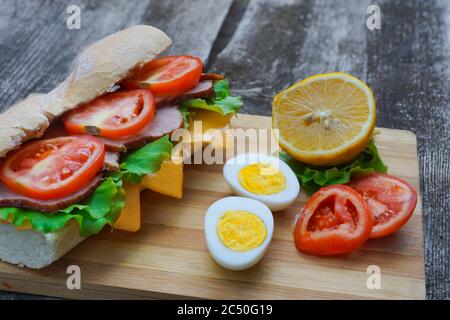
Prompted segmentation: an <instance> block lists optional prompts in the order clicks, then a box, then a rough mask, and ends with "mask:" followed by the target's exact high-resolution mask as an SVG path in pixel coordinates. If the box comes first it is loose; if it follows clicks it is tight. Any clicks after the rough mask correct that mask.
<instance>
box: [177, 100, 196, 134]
mask: <svg viewBox="0 0 450 320" xmlns="http://www.w3.org/2000/svg"><path fill="white" fill-rule="evenodd" d="M178 109H179V110H180V112H181V115H182V116H183V128H184V129H189V120H190V118H191V116H193V115H194V114H195V112H192V111H189V108H188V107H186V106H182V105H181V106H180V107H179V108H178Z"/></svg>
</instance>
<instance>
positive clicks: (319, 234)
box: [294, 185, 372, 256]
mask: <svg viewBox="0 0 450 320" xmlns="http://www.w3.org/2000/svg"><path fill="white" fill-rule="evenodd" d="M371 230H372V219H371V217H370V214H369V211H368V209H367V206H366V203H365V202H364V200H363V199H362V197H361V196H360V195H359V194H358V193H357V192H356V191H354V190H353V189H351V188H349V187H347V186H342V185H333V186H329V187H326V188H322V189H320V190H319V191H317V192H316V193H315V194H314V195H313V196H312V197H311V198H310V199H309V201H308V202H307V203H306V205H305V207H304V208H303V210H302V212H301V213H300V217H299V219H298V221H297V225H296V227H295V231H294V238H295V245H296V247H297V249H298V250H300V251H303V252H305V253H309V254H313V255H319V256H322V255H332V254H341V253H348V252H352V251H354V250H356V249H358V248H359V247H360V246H361V245H362V244H363V243H364V242H365V241H366V240H367V238H369V236H370V232H371Z"/></svg>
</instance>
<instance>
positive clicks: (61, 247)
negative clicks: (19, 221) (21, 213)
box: [0, 222, 85, 269]
mask: <svg viewBox="0 0 450 320" xmlns="http://www.w3.org/2000/svg"><path fill="white" fill-rule="evenodd" d="M78 231H79V227H78V224H77V223H76V222H72V223H68V224H67V225H66V226H65V227H64V228H63V229H61V230H58V231H57V232H51V233H43V232H40V231H36V230H31V229H30V230H23V231H17V229H16V227H15V226H14V225H12V224H9V223H6V224H0V260H2V261H6V262H9V263H13V264H17V265H19V266H20V267H24V266H25V267H28V268H33V269H41V268H44V267H46V266H48V265H50V264H51V263H53V262H54V261H56V260H58V259H59V258H61V257H62V256H63V255H64V254H66V253H67V252H68V251H69V250H71V249H72V248H74V247H75V246H76V245H77V244H79V243H80V242H81V241H83V240H84V239H85V238H82V237H80V236H79V235H78Z"/></svg>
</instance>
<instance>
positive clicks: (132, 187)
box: [114, 184, 141, 232]
mask: <svg viewBox="0 0 450 320" xmlns="http://www.w3.org/2000/svg"><path fill="white" fill-rule="evenodd" d="M124 190H125V201H126V202H125V207H124V208H123V209H122V214H121V215H120V217H119V219H117V221H116V224H115V225H114V229H119V230H125V231H129V232H136V231H138V230H139V229H140V228H141V203H140V191H141V187H140V185H138V184H124Z"/></svg>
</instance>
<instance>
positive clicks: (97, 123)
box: [63, 90, 155, 139]
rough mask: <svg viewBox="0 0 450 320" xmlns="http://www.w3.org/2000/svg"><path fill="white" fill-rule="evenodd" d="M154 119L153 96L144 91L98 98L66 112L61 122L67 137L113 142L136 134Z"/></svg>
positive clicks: (124, 92)
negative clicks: (98, 137) (85, 135)
mask: <svg viewBox="0 0 450 320" xmlns="http://www.w3.org/2000/svg"><path fill="white" fill-rule="evenodd" d="M154 116H155V103H154V101H153V95H152V94H151V93H150V92H149V91H148V90H130V91H119V92H114V93H110V94H106V95H104V96H101V97H99V98H97V99H95V100H93V101H91V102H89V103H87V104H84V105H82V106H80V107H79V108H77V109H75V110H73V111H71V112H69V113H68V114H67V115H66V116H65V117H64V118H63V121H64V125H65V127H66V130H67V132H69V133H70V134H83V133H87V134H91V135H99V136H102V137H107V138H113V139H114V138H120V137H122V136H128V135H133V134H136V133H138V132H139V131H141V130H142V129H144V127H145V126H146V125H147V124H149V123H150V122H151V121H152V120H153V117H154Z"/></svg>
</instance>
